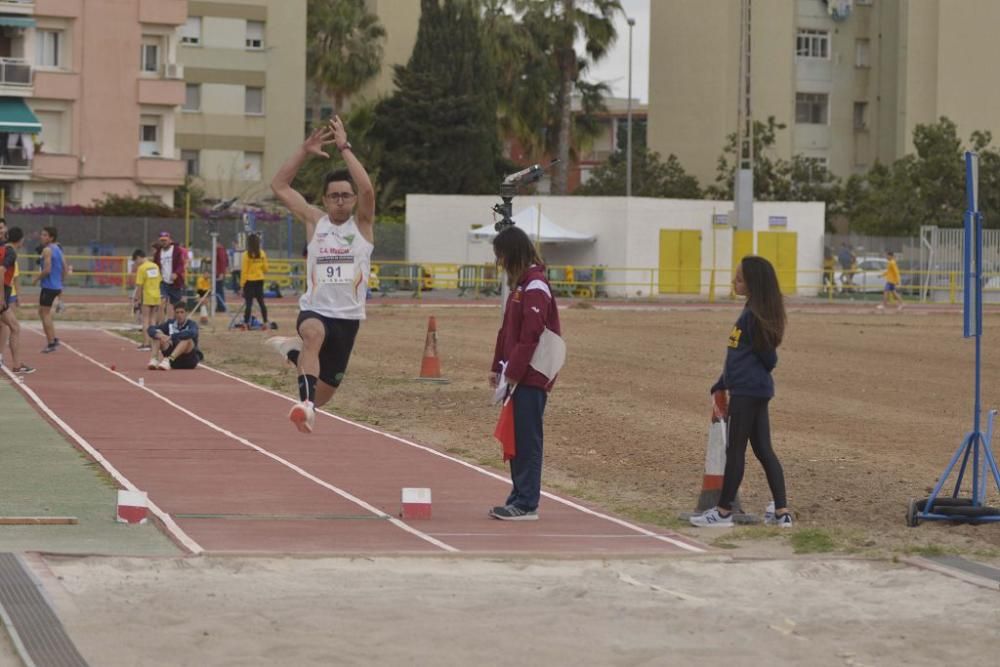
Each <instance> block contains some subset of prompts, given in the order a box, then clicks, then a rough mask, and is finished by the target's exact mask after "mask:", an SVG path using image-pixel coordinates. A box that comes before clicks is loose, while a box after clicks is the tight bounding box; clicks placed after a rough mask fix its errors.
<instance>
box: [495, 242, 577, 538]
mask: <svg viewBox="0 0 1000 667" xmlns="http://www.w3.org/2000/svg"><path fill="white" fill-rule="evenodd" d="M493 252H494V254H495V255H496V260H497V265H498V266H499V267H500V268H501V269H503V271H504V272H505V273H506V274H507V283H508V285H509V286H510V296H509V297H508V298H507V303H506V306H505V308H504V316H503V324H502V325H501V328H500V332H499V333H498V334H497V344H496V349H495V351H494V354H493V365H492V366H491V372H490V386H491V387H494V388H495V387H496V386H497V383H498V382H499V381H500V379H501V377H500V374H501V373H503V375H505V376H506V378H507V382H508V383H510V384H511V385H514V384H516V388H515V389H514V395H513V398H512V400H513V402H514V440H515V447H516V450H517V452H516V454H515V455H514V457H513V458H512V459H510V477H511V481H512V482H513V488H512V490H511V492H510V495H508V496H507V500H506V502H505V503H504V504H503V505H499V506H497V507H494V508H493V509H491V510H490V512H489V514H490V516H491V517H493V518H494V519H500V520H501V521H534V520H536V519H538V501H539V498H540V496H541V486H542V415H543V414H544V412H545V402H546V398H547V396H548V392H549V391H550V390H551V389H552V385H553V384H554V383H555V377H552V378H549V377H546V376H545V375H543V374H542V373H540V372H539V371H537V370H536V369H535V368H533V367H531V366H530V365H529V364H530V363H531V361H532V356H533V355H534V353H535V350H536V349H537V347H538V343H539V340H540V339H541V336H542V334H543V333H544V331H545V330H546V329H549V330H550V331H552V332H553V333H555V334H557V335H561V334H562V332H561V330H560V328H559V311H558V309H557V308H556V300H555V298H554V297H553V296H552V290H551V288H550V286H549V281H548V279H547V278H546V277H545V267H544V266H542V260H541V259H540V258H539V257H538V253H537V252H536V251H535V246H534V245H533V244H532V243H531V239H529V238H528V235H527V234H525V233H524V231H522V230H521V229H518V228H517V227H508V228H507V229H505V230H503V231H502V232H500V233H499V234H497V235H496V238H494V239H493Z"/></svg>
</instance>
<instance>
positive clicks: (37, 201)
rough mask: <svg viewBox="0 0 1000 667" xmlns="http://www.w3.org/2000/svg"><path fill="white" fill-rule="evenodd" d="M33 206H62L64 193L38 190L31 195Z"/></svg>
mask: <svg viewBox="0 0 1000 667" xmlns="http://www.w3.org/2000/svg"><path fill="white" fill-rule="evenodd" d="M31 203H32V205H33V206H62V203H63V193H61V192H36V193H34V194H33V195H31Z"/></svg>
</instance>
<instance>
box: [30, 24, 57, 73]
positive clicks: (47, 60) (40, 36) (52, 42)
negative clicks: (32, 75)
mask: <svg viewBox="0 0 1000 667" xmlns="http://www.w3.org/2000/svg"><path fill="white" fill-rule="evenodd" d="M60 42H62V32H61V31H59V30H39V31H38V33H37V34H36V35H35V44H36V45H37V46H36V53H35V64H36V65H38V66H39V67H59V66H60V65H61V64H62V59H61V58H60V57H59V55H60V54H59V46H60Z"/></svg>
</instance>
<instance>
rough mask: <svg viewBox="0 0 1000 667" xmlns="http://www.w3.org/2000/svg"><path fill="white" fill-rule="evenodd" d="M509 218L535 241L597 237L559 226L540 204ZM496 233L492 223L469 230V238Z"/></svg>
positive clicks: (576, 240)
mask: <svg viewBox="0 0 1000 667" xmlns="http://www.w3.org/2000/svg"><path fill="white" fill-rule="evenodd" d="M511 219H512V220H513V221H514V224H516V225H517V226H518V227H520V228H521V229H523V230H524V231H525V233H526V234H527V235H528V236H529V237H531V240H532V241H535V242H536V243H593V242H594V241H595V240H596V239H597V237H596V236H594V235H593V234H584V233H582V232H574V231H572V230H570V229H565V228H563V227H560V226H559V225H557V224H556V223H554V222H552V221H551V220H549V219H548V218H547V217H546V216H545V214H544V213H542V207H541V205H538V206H532V207H531V208H525V209H522V210H520V211H518V212H517V213H516V214H515V215H514V216H513V217H512V218H511ZM496 235H497V233H496V230H494V229H493V225H489V226H484V227H479V228H478V229H473V230H470V231H469V239H470V240H472V241H488V240H490V239H492V238H493V237H494V236H496Z"/></svg>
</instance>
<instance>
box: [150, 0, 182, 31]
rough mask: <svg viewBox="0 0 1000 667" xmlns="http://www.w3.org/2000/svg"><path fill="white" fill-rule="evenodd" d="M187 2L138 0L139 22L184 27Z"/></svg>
mask: <svg viewBox="0 0 1000 667" xmlns="http://www.w3.org/2000/svg"><path fill="white" fill-rule="evenodd" d="M186 21H187V0H139V22H140V23H158V24H161V25H163V24H165V25H184V23H185V22H186Z"/></svg>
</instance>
